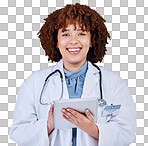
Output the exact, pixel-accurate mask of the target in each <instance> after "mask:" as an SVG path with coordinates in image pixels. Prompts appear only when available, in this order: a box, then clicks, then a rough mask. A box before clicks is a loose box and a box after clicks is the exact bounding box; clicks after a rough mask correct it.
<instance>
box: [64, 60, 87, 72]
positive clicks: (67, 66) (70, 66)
mask: <svg viewBox="0 0 148 146" xmlns="http://www.w3.org/2000/svg"><path fill="white" fill-rule="evenodd" d="M85 62H86V59H85V60H84V61H81V62H79V63H68V62H66V61H64V60H63V65H64V68H65V69H66V70H68V71H70V72H76V71H77V70H79V69H80V68H81V67H82V66H83V65H84V64H85Z"/></svg>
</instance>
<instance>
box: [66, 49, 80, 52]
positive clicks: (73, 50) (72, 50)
mask: <svg viewBox="0 0 148 146" xmlns="http://www.w3.org/2000/svg"><path fill="white" fill-rule="evenodd" d="M79 50H80V49H68V51H71V52H75V51H79Z"/></svg>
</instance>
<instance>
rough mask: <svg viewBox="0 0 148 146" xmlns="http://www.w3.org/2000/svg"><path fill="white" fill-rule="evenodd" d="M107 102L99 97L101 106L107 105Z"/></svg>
mask: <svg viewBox="0 0 148 146" xmlns="http://www.w3.org/2000/svg"><path fill="white" fill-rule="evenodd" d="M106 104H107V103H106V101H105V100H104V99H98V105H99V106H105V105H106Z"/></svg>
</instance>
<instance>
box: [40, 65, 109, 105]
mask: <svg viewBox="0 0 148 146" xmlns="http://www.w3.org/2000/svg"><path fill="white" fill-rule="evenodd" d="M93 66H94V67H96V68H97V69H98V70H99V76H100V99H98V105H99V106H105V105H106V104H107V102H106V101H105V100H104V99H103V94H102V74H101V70H100V68H99V67H98V66H97V65H95V64H93ZM57 72H58V73H59V74H60V78H61V86H62V91H61V92H62V93H61V96H60V98H59V100H61V98H62V96H63V75H62V73H61V71H60V70H59V69H56V70H55V71H53V72H52V73H50V74H49V75H48V76H47V77H46V79H45V82H44V85H43V88H42V91H41V95H40V104H42V105H50V104H52V103H54V101H49V102H48V103H43V102H42V95H43V92H44V89H45V86H46V84H47V81H48V79H49V77H51V76H52V75H53V74H55V73H57Z"/></svg>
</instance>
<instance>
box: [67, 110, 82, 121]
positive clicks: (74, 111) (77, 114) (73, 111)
mask: <svg viewBox="0 0 148 146" xmlns="http://www.w3.org/2000/svg"><path fill="white" fill-rule="evenodd" d="M67 111H68V112H69V113H71V114H72V115H73V116H74V117H75V118H76V119H81V118H82V114H81V113H79V112H78V111H76V110H74V109H71V108H67Z"/></svg>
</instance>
